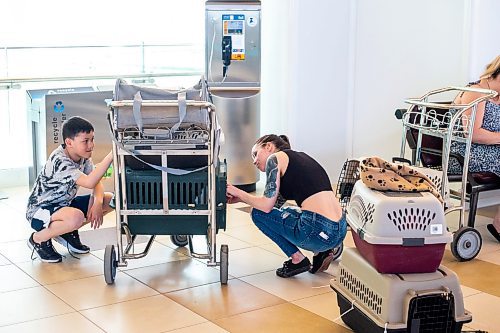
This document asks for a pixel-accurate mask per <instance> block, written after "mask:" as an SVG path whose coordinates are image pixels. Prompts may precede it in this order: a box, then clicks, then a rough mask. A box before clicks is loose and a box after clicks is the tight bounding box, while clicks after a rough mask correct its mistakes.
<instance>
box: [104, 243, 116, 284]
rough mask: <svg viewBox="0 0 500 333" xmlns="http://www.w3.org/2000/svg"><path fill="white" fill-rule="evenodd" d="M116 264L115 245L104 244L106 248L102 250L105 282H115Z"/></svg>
mask: <svg viewBox="0 0 500 333" xmlns="http://www.w3.org/2000/svg"><path fill="white" fill-rule="evenodd" d="M116 266H117V261H116V252H115V246H114V245H106V249H105V250H104V280H105V281H106V283H107V284H113V283H115V276H116Z"/></svg>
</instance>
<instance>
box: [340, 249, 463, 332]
mask: <svg viewBox="0 0 500 333" xmlns="http://www.w3.org/2000/svg"><path fill="white" fill-rule="evenodd" d="M330 286H331V287H332V289H333V290H335V292H336V293H337V301H338V305H339V307H340V312H341V313H344V312H345V314H344V315H343V316H342V320H343V321H344V322H345V323H346V324H347V325H348V326H349V327H351V328H352V329H353V331H355V332H384V331H387V332H443V333H444V332H448V333H449V332H454V333H455V332H457V333H459V332H461V329H462V324H463V323H468V322H470V321H471V320H472V316H471V314H470V313H469V312H468V311H466V310H465V309H464V302H463V295H462V291H461V289H460V284H459V281H458V278H457V276H456V274H455V273H454V272H453V271H451V270H449V269H447V268H446V267H444V266H440V267H439V269H438V270H437V271H435V272H433V273H424V274H380V273H378V272H377V271H376V270H375V269H374V268H373V267H372V266H371V265H370V264H369V263H368V262H367V261H366V260H365V259H364V258H363V257H362V256H361V255H360V254H359V252H358V251H357V250H356V249H354V248H349V249H346V250H345V251H344V254H343V255H342V261H341V263H340V264H339V273H338V275H337V278H335V279H333V280H331V282H330ZM351 307H352V309H351ZM349 309H351V310H350V311H349Z"/></svg>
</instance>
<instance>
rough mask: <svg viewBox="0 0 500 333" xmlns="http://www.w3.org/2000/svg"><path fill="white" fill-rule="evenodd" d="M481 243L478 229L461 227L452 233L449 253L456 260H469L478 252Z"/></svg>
mask: <svg viewBox="0 0 500 333" xmlns="http://www.w3.org/2000/svg"><path fill="white" fill-rule="evenodd" d="M482 244H483V239H482V238H481V234H480V233H479V231H477V230H476V229H474V228H470V227H462V228H460V229H458V230H457V231H456V232H455V233H454V234H453V243H451V253H452V254H453V256H454V257H455V258H457V260H458V261H469V260H472V259H474V258H475V257H476V256H477V255H478V254H479V251H480V250H481V246H482Z"/></svg>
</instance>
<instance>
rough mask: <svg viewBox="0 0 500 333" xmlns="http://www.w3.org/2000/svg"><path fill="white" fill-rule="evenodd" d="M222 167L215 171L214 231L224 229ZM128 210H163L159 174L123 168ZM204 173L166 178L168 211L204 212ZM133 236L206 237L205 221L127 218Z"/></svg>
mask: <svg viewBox="0 0 500 333" xmlns="http://www.w3.org/2000/svg"><path fill="white" fill-rule="evenodd" d="M221 170H226V164H225V163H222V164H221V163H219V166H218V167H217V168H216V180H215V181H216V198H215V200H216V206H217V209H216V224H217V230H219V229H225V228H226V182H227V174H226V172H225V171H221ZM125 186H126V188H125V192H126V198H127V208H128V209H163V185H162V172H161V171H158V170H154V169H149V170H148V169H141V170H135V169H132V168H130V167H128V166H126V167H125ZM207 190H208V169H204V170H200V171H196V172H192V173H189V174H187V175H182V176H177V175H173V174H170V173H169V174H168V206H169V209H187V210H206V209H208V195H209V194H208V193H207ZM128 227H129V229H130V232H131V233H132V234H133V235H206V234H207V232H208V217H207V216H204V215H129V216H128Z"/></svg>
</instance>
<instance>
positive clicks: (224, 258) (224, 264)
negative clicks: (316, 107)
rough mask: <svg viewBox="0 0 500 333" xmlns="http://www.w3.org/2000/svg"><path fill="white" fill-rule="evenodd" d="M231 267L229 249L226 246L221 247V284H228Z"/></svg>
mask: <svg viewBox="0 0 500 333" xmlns="http://www.w3.org/2000/svg"><path fill="white" fill-rule="evenodd" d="M228 267H229V247H228V246H227V245H226V244H222V245H221V246H220V283H221V284H227V276H228Z"/></svg>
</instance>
